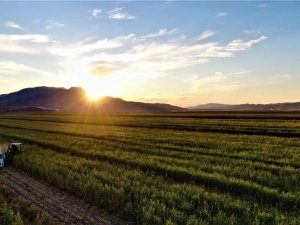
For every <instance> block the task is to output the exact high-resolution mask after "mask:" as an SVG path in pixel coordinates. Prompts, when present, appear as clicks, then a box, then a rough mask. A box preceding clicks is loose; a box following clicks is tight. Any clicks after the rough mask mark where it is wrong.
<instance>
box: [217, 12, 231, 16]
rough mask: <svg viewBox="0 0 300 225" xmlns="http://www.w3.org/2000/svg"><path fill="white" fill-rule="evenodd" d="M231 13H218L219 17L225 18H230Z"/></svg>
mask: <svg viewBox="0 0 300 225" xmlns="http://www.w3.org/2000/svg"><path fill="white" fill-rule="evenodd" d="M229 15H230V13H229V12H219V13H217V17H224V16H229Z"/></svg>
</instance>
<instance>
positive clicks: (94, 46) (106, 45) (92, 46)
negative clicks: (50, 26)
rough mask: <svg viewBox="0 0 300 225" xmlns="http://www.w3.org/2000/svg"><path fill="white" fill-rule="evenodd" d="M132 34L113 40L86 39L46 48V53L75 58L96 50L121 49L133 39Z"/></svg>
mask: <svg viewBox="0 0 300 225" xmlns="http://www.w3.org/2000/svg"><path fill="white" fill-rule="evenodd" d="M134 37H135V35H134V34H129V35H126V36H119V37H116V38H113V39H110V40H109V39H103V40H97V41H95V42H91V41H93V40H94V38H91V37H90V38H86V39H84V40H82V41H79V42H78V43H75V44H71V45H60V46H55V47H50V48H48V51H49V52H50V53H52V54H54V55H58V56H64V57H71V58H76V57H79V56H81V55H82V54H86V53H90V52H94V51H96V50H105V49H113V48H118V47H122V46H123V44H124V43H126V42H128V41H130V40H132V39H134Z"/></svg>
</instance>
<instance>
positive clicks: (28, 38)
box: [0, 34, 51, 53]
mask: <svg viewBox="0 0 300 225" xmlns="http://www.w3.org/2000/svg"><path fill="white" fill-rule="evenodd" d="M50 42H51V40H50V38H49V37H48V36H47V35H41V34H24V35H11V34H0V52H8V53H38V52H40V50H41V48H39V46H38V45H40V44H45V43H50Z"/></svg>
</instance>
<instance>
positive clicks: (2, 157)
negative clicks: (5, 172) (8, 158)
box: [0, 152, 5, 169]
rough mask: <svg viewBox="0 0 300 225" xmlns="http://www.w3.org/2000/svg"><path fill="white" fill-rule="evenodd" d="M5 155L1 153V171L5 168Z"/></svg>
mask: <svg viewBox="0 0 300 225" xmlns="http://www.w3.org/2000/svg"><path fill="white" fill-rule="evenodd" d="M4 157H5V155H4V153H2V152H0V169H3V167H4Z"/></svg>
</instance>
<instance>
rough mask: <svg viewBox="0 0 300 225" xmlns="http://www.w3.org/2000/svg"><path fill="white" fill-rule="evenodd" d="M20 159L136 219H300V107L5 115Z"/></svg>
mask: <svg viewBox="0 0 300 225" xmlns="http://www.w3.org/2000/svg"><path fill="white" fill-rule="evenodd" d="M0 137H1V138H2V139H3V140H6V141H21V142H24V143H25V146H24V148H25V151H26V154H23V155H20V156H18V157H17V158H15V160H14V162H13V163H14V165H15V166H16V167H18V168H20V169H22V170H25V171H27V172H28V173H30V174H32V175H33V176H35V177H38V178H39V179H42V180H45V181H46V182H48V183H50V184H53V185H55V186H57V187H59V188H60V189H63V190H65V191H67V192H70V193H72V194H74V195H77V196H79V197H82V198H84V199H86V200H87V201H89V202H92V203H93V204H95V205H97V206H99V207H100V208H104V209H106V210H108V211H109V212H112V213H115V214H118V215H121V216H122V217H123V218H125V219H127V220H130V221H133V222H134V223H136V224H151V225H152V224H168V225H171V224H189V225H192V224H193V225H194V224H195V225H196V224H222V225H223V224H243V225H247V224H257V225H258V224H282V225H287V224H300V222H299V221H300V114H297V113H294V114H292V113H290V114H288V113H282V114H279V113H260V114H258V113H257V114H254V113H248V114H247V113H227V114H225V113H173V114H172V113H169V114H109V115H107V114H102V115H67V114H60V115H56V114H49V115H30V114H27V115H24V114H23V115H21V114H20V115H9V114H7V115H0Z"/></svg>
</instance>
